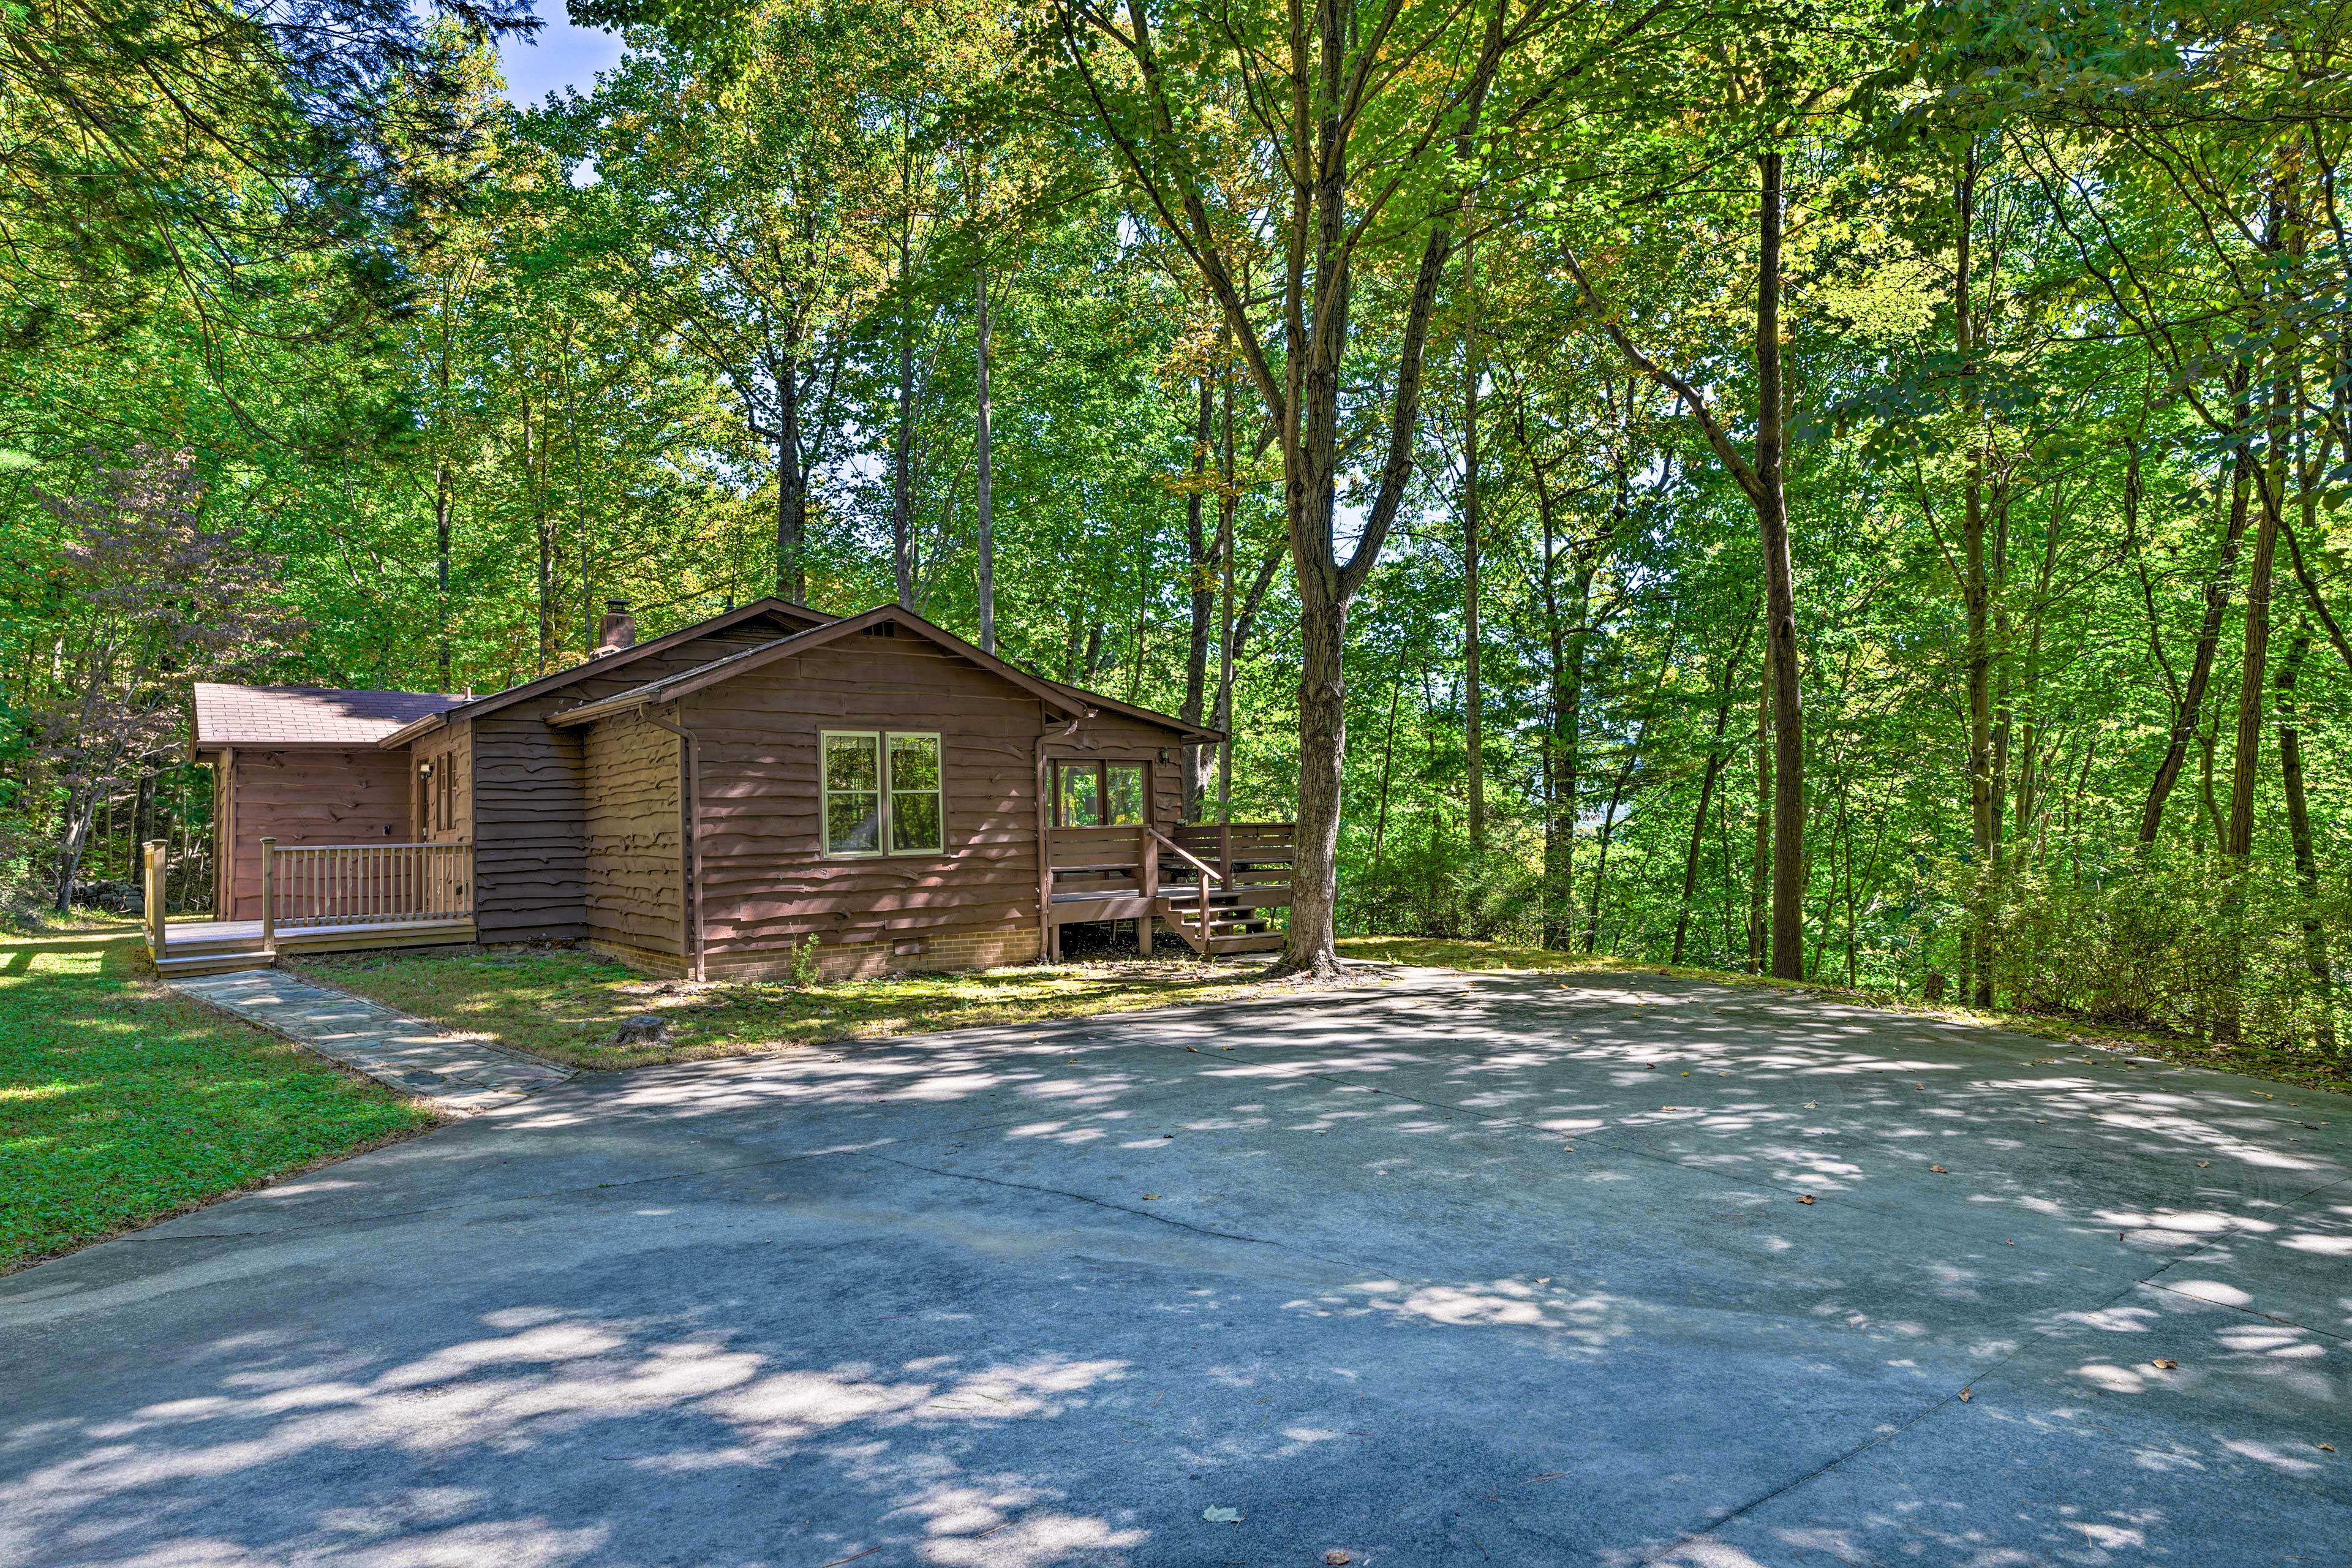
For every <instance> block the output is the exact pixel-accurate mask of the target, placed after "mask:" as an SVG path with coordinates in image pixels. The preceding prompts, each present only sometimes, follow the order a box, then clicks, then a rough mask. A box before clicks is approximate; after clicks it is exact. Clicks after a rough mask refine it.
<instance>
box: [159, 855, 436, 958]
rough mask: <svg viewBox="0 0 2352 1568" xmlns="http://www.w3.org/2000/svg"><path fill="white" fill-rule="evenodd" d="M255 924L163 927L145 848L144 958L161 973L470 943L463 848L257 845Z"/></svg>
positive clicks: (225, 922) (194, 923)
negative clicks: (285, 956) (286, 956)
mask: <svg viewBox="0 0 2352 1568" xmlns="http://www.w3.org/2000/svg"><path fill="white" fill-rule="evenodd" d="M261 868H262V869H261V916H260V918H259V919H257V920H241V921H239V920H206V921H166V920H165V919H164V915H163V873H164V869H165V862H164V847H163V845H162V844H161V843H151V844H149V845H147V846H146V847H145V853H144V864H143V868H142V869H143V875H144V879H145V891H146V906H147V915H146V922H145V928H146V929H145V935H146V940H147V954H148V956H149V957H150V958H151V959H152V960H153V961H154V964H155V972H156V973H158V974H163V975H166V976H170V975H184V974H213V973H221V972H223V971H226V970H233V969H261V968H267V967H268V965H270V964H272V963H276V962H277V960H278V955H279V954H281V953H289V952H352V951H353V950H356V949H362V948H375V947H425V946H436V945H441V944H446V943H451V942H472V941H473V940H474V934H475V931H474V849H473V846H472V845H470V844H311V845H300V846H290V847H284V848H281V847H278V841H277V840H276V839H274V838H264V839H262V840H261Z"/></svg>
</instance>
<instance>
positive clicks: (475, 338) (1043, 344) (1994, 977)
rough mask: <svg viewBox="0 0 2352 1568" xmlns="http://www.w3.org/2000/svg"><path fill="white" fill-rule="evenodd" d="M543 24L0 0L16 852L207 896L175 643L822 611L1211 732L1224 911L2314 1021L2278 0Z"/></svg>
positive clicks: (233, 662)
mask: <svg viewBox="0 0 2352 1568" xmlns="http://www.w3.org/2000/svg"><path fill="white" fill-rule="evenodd" d="M507 4H508V5H511V0H507ZM573 5H574V10H573V16H574V18H575V19H577V20H580V21H583V22H585V23H591V24H594V25H599V26H612V27H616V28H621V29H624V30H625V37H626V38H627V41H628V45H629V48H628V51H627V53H626V55H625V58H624V59H623V61H622V63H621V64H620V65H619V66H618V67H617V68H614V69H613V70H611V71H608V72H606V73H604V75H602V76H601V77H599V78H598V79H596V81H595V82H594V84H593V88H590V89H583V90H577V91H572V92H566V93H562V94H557V95H554V96H552V97H551V98H550V99H549V100H546V101H544V102H542V103H540V104H537V105H533V106H530V107H527V108H522V109H515V108H511V107H509V105H508V104H507V103H506V101H505V100H504V99H503V98H502V96H501V95H500V92H499V79H498V76H497V59H498V53H497V47H498V44H499V41H500V40H501V39H502V38H512V37H516V36H518V35H519V33H520V32H522V31H525V30H527V29H528V27H529V26H530V16H529V15H528V13H527V11H524V10H521V9H519V8H501V5H499V4H488V5H452V6H449V7H448V8H446V10H444V11H442V12H439V13H436V14H433V15H430V16H426V15H425V14H423V13H420V12H416V11H414V10H412V9H411V8H410V7H408V6H406V5H403V4H400V3H398V0H162V3H161V4H159V5H152V6H145V7H139V8H128V7H125V8H120V9H118V8H117V7H115V6H114V5H111V4H110V0H33V4H31V5H29V6H28V7H27V8H26V13H25V15H26V17H27V18H28V19H29V20H28V21H26V23H24V24H22V25H19V24H17V23H12V24H11V25H10V26H9V27H8V28H6V29H5V30H0V169H5V177H0V232H5V248H0V296H5V297H0V334H5V338H4V339H0V342H5V347H0V364H5V379H0V540H5V543H0V574H4V575H0V703H5V707H0V720H5V722H0V833H5V842H0V856H5V859H6V861H7V863H8V865H9V866H10V867H11V868H12V870H11V873H10V874H11V875H12V876H14V877H15V878H16V880H17V882H18V883H19V885H21V886H22V887H24V888H26V889H31V891H30V892H29V893H27V894H26V895H25V896H26V898H27V899H31V900H55V899H56V898H57V897H58V895H59V893H60V890H61V889H62V888H63V887H64V886H65V884H66V882H67V881H68V880H69V879H79V880H81V881H83V882H85V883H90V882H97V883H102V882H103V881H104V880H105V879H120V878H122V877H124V876H126V875H127V870H128V867H129V864H130V857H131V846H132V844H133V843H134V841H136V840H137V839H139V838H142V837H158V836H162V837H170V838H172V840H173V843H174V846H175V849H176V850H177V851H178V852H179V853H180V857H181V864H182V865H183V867H184V871H183V873H181V875H182V876H183V877H184V879H186V880H187V882H188V885H189V886H190V888H191V889H193V888H194V885H195V882H196V880H197V879H201V877H202V876H203V875H205V870H204V868H203V866H202V843H203V837H204V827H203V825H204V822H205V810H206V801H205V777H204V776H203V775H202V774H201V773H197V772H195V771H194V770H192V769H190V768H188V767H187V766H186V765H185V764H184V762H183V759H184V757H185V754H186V737H185V731H184V722H185V721H184V712H185V690H186V684H187V682H188V681H189V680H191V679H220V678H227V679H249V680H268V681H303V682H312V683H320V684H331V685H357V686H386V687H399V688H404V689H441V690H450V691H457V690H467V689H470V690H475V691H481V690H487V689H494V688H497V687H499V686H502V685H504V684H507V683H509V682H511V681H514V680H517V679H526V678H529V677H530V676H532V675H534V674H536V673H539V672H541V671H544V670H546V669H549V668H554V667H556V666H559V665H562V664H563V663H565V662H567V661H572V660H577V659H580V658H583V657H585V654H586V650H587V647H588V646H589V643H590V641H591V639H592V637H593V632H594V622H595V616H596V613H597V611H598V610H599V609H600V608H601V605H602V602H603V601H604V599H605V598H606V597H608V596H610V597H619V598H625V599H628V600H630V601H632V602H633V604H634V605H635V609H636V614H637V616H638V619H639V622H640V624H641V625H642V626H646V628H647V629H648V630H649V631H655V632H658V631H660V630H664V629H667V627H669V626H675V625H678V624H682V623H684V622H686V621H688V620H690V619H694V618H697V617H699V616H704V615H707V614H709V613H712V612H714V611H716V610H719V609H720V608H722V607H724V606H726V605H730V604H734V603H740V602H741V601H742V600H744V599H746V598H749V597H753V596H757V595H762V594H769V593H781V594H782V595H786V596H788V597H792V598H795V599H802V600H804V601H805V602H807V603H809V604H811V605H815V606H816V607H818V608H821V609H825V610H831V611H841V612H845V611H851V610H856V609H858V608H862V607H865V606H866V605H873V604H876V603H880V602H884V601H887V600H890V599H893V598H896V599H898V601H900V602H902V603H904V604H906V605H909V606H911V607H912V608H913V609H915V610H916V611H917V612H918V613H919V614H921V615H923V616H928V617H929V618H930V619H932V620H934V621H936V622H938V623H939V624H940V625H941V626H946V627H947V628H949V629H950V630H951V631H954V632H956V633H958V634H960V635H961V636H963V637H969V638H971V639H972V640H974V641H976V642H979V643H982V644H983V645H984V646H989V647H994V648H996V649H998V650H1000V651H1001V652H1003V654H1004V655H1005V656H1006V657H1008V658H1012V659H1013V660H1015V661H1017V662H1020V663H1023V664H1025V665H1028V666H1030V667H1032V668H1036V669H1038V670H1040V671H1042V672H1044V673H1045V674H1048V675H1051V676H1053V677H1055V678H1056V679H1066V680H1070V681H1074V682H1076V683H1078V684H1081V685H1085V686H1088V687H1091V688H1094V689H1099V690H1102V691H1105V692H1107V693H1109V694H1111V695H1113V696H1117V697H1120V698H1124V699H1129V700H1137V701H1140V702H1144V703H1147V704H1150V705H1152V706H1154V707H1158V708H1161V709H1164V710H1170V711H1172V712H1178V713H1181V714H1183V715H1185V716H1186V717H1188V718H1198V719H1201V720H1203V721H1206V722H1208V723H1210V724H1212V725H1216V726H1220V727H1229V728H1230V729H1231V731H1232V732H1233V735H1234V740H1233V742H1232V744H1231V747H1230V750H1229V752H1218V751H1216V750H1215V749H1208V750H1204V752H1203V754H1202V756H1201V757H1200V758H1199V760H1198V763H1197V765H1196V773H1195V780H1194V794H1195V795H1196V797H1197V799H1198V802H1199V804H1198V806H1197V809H1196V815H1198V816H1201V817H1203V818H1206V819H1211V820H1213V819H1216V818H1217V817H1219V816H1221V815H1224V814H1227V813H1230V814H1231V815H1232V816H1235V817H1239V818H1265V817H1293V816H1295V817H1296V818H1297V820H1298V821H1299V822H1300V824H1301V840H1302V876H1301V883H1302V888H1301V902H1300V905H1299V907H1298V909H1297V911H1296V913H1295V916H1294V936H1293V943H1292V952H1291V954H1290V957H1291V959H1292V961H1293V962H1294V963H1302V964H1307V965H1314V964H1317V963H1324V962H1328V954H1329V945H1328V934H1325V933H1328V931H1331V930H1336V931H1339V932H1342V933H1345V932H1349V931H1377V932H1391V933H1418V934H1426V935H1439V936H1465V937H1475V938H1494V939H1502V940H1508V941H1513V942H1524V943H1529V944H1537V943H1539V944H1541V945H1544V946H1547V947H1552V948H1560V949H1572V950H1578V951H1583V952H1599V953H1614V954H1619V955H1623V956H1627V957H1633V958H1641V959H1647V960H1654V961H1660V962H1666V961H1672V962H1676V963H1689V964H1698V965H1709V966H1717V967H1721V968H1725V969H1732V970H1740V969H1745V970H1754V971H1760V972H1766V973H1778V974H1780V975H1783V976H1794V977H1814V976H1818V977H1820V978H1822V979H1823V980H1830V981H1835V982H1838V983H1841V984H1859V985H1863V986H1867V987H1875V988H1880V989H1883V990H1886V991H1890V992H1895V993H1898V994H1904V995H1908V996H1913V997H1916V996H1919V995H1921V994H1923V993H1927V994H1939V993H1940V992H1941V991H1942V989H1943V988H1944V987H1946V986H1948V987H1949V988H1950V991H1951V993H1952V994H1953V995H1954V996H1955V997H1956V998H1958V999H1967V1000H1972V1001H1975V1002H1977V1003H1979V1004H1984V1005H2000V1006H2005V1007H2015V1008H2020V1009H2029V1010H2040V1011H2046V1012H2051V1013H2055V1014H2063V1015H2071V1016H2086V1017H2094V1018H2101V1019H2108V1020H2114V1021H2119V1022H2126V1023H2132V1024H2137V1025H2140V1026H2152V1027H2158V1028H2164V1029H2174V1030H2179V1031H2183V1032H2187V1033H2191V1034H2194V1035H2197V1036H2199V1037H2203V1038H2209V1039H2213V1040H2217V1041H2223V1042H2227V1041H2231V1040H2239V1039H2243V1040H2248V1041H2257V1040H2259V1041H2263V1042H2268V1043H2271V1044H2274V1045H2289V1046H2293V1047H2298V1048H2303V1049H2308V1050H2313V1051H2317V1052H2322V1053H2331V1054H2332V1053H2334V1052H2335V1051H2336V1049H2337V1048H2338V1047H2337V1027H2336V1024H2335V1022H2334V1013H2335V1011H2336V1007H2337V1005H2338V1004H2339V1003H2340V1002H2341V1001H2342V1000H2343V989H2342V988H2341V987H2339V986H2338V985H2337V984H2336V980H2335V976H2336V974H2337V973H2344V972H2345V971H2344V970H2343V968H2342V966H2343V965H2345V964H2346V963H2347V949H2352V629H2348V628H2347V620H2352V554H2347V549H2352V528H2347V537H2346V538H2345V539H2344V540H2341V541H2339V540H2338V539H2337V538H2336V534H2335V530H2336V528H2337V527H2339V526H2347V525H2346V523H2345V521H2344V514H2343V513H2342V512H2341V511H2340V510H2339V506H2340V503H2341V501H2342V500H2343V499H2344V497H2345V495H2346V494H2347V490H2352V462H2347V453H2352V243H2347V235H2346V230H2345V224H2346V221H2347V215H2346V213H2345V211H2344V210H2343V207H2342V206H2341V205H2339V195H2340V193H2339V185H2340V175H2339V169H2340V167H2341V165H2342V163H2343V161H2344V159H2345V157H2346V155H2347V148H2352V85H2347V67H2352V56H2347V31H2346V22H2347V14H2346V12H2345V10H2344V9H2343V7H2341V6H2340V5H2335V4H2332V3H2328V0H2322V3H2319V4H2314V3H2312V0H2294V3H2286V0H2218V3H2209V4H2192V3H2190V0H2147V3H2146V4H2140V5H2124V4H2120V3H2118V0H2105V3H2103V4H2096V5H2070V6H2057V5H2046V4H2043V3H2042V0H2000V3H1993V0H1927V3H1911V0H1889V3H1887V4H1884V5H1836V4H1830V3H1826V0H1789V3H1783V4H1776V5H1766V6H1762V7H1732V6H1725V5H1715V4H1709V3H1706V0H1649V3H1647V4H1642V5H1634V4H1631V3H1623V0H1621V3H1619V4H1615V5H1598V4H1594V3H1592V0H1460V3H1457V0H1318V5H1316V6H1314V7H1312V8H1306V7H1303V6H1276V5H1244V6H1241V7H1239V8H1236V7H1234V6H1233V5H1194V4H1192V3H1191V0H1165V3H1160V4H1153V3H1150V0H1129V4H1127V5H1114V4H1112V3H1111V0H1022V3H1020V4H1015V5H1006V6H989V5H978V4H974V3H973V0H916V3H912V4H903V5H887V4H873V3H871V0H844V3H837V4H832V5H820V4H816V3H814V0H771V3H767V4H752V3H751V0H740V3H735V4H719V5H703V4H693V5H688V4H685V3H684V0H593V3H589V0H573ZM1327 887H1328V889H1332V891H1333V894H1334V895H1335V898H1336V903H1335V904H1332V903H1327V902H1321V901H1318V889H1320V888H1327ZM177 888H178V884H176V883H175V893H174V896H175V897H176V896H177Z"/></svg>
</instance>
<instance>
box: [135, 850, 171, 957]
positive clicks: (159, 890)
mask: <svg viewBox="0 0 2352 1568" xmlns="http://www.w3.org/2000/svg"><path fill="white" fill-rule="evenodd" d="M144 848H145V851H146V859H145V862H144V864H143V865H142V868H141V869H142V872H143V873H144V874H145V882H144V888H143V891H144V896H145V905H146V912H147V956H148V957H150V958H161V957H163V943H164V942H165V941H167V940H168V933H167V932H166V931H164V929H163V869H164V860H163V840H162V839H160V838H151V839H149V840H148V841H147V843H146V845H145V846H144Z"/></svg>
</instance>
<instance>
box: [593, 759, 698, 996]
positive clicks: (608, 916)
mask: <svg viewBox="0 0 2352 1568" xmlns="http://www.w3.org/2000/svg"><path fill="white" fill-rule="evenodd" d="M678 748H679V742H678V739H677V736H675V735H673V734H671V733H669V732H668V731H666V730H663V729H661V728H659V727H658V726H656V725H653V724H648V723H647V722H646V721H644V720H643V719H640V718H637V717H635V716H634V715H632V716H630V717H627V718H622V719H609V720H606V721H604V722H602V723H597V724H592V725H590V726H589V733H588V741H587V752H586V757H587V765H588V780H589V788H588V805H587V824H588V858H587V898H586V906H585V907H586V910H587V923H588V940H589V942H590V944H591V945H592V946H594V947H596V948H598V949H599V950H610V951H613V952H614V953H615V955H616V956H619V957H622V958H628V957H630V956H631V955H632V954H633V953H637V952H649V953H661V954H665V955H677V956H679V957H683V956H684V954H685V952H686V940H685V939H686V926H685V922H684V920H683V919H682V917H681V912H680V911H681V909H682V904H681V900H682V898H683V896H684V891H685V886H686V884H685V878H684V875H683V871H682V868H681V865H680V861H679V855H680V852H681V850H682V849H683V848H684V846H685V842H686V840H685V835H684V833H683V831H682V825H681V821H680V817H679V810H678V807H679V798H680V797H679V790H678V774H679V757H678Z"/></svg>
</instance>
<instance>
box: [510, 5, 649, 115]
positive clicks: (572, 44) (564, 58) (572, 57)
mask: <svg viewBox="0 0 2352 1568" xmlns="http://www.w3.org/2000/svg"><path fill="white" fill-rule="evenodd" d="M535 8H536V9H537V10H538V12H539V17H540V20H541V23H543V24H544V26H541V28H540V29H539V34H538V36H537V37H535V38H533V39H531V40H530V41H528V42H526V41H523V40H521V39H510V40H509V41H508V42H507V43H505V44H502V45H500V46H499V69H500V70H502V71H503V72H504V73H505V75H506V79H507V101H508V102H509V103H515V104H532V103H537V102H539V101H540V100H541V99H544V98H545V97H546V96H547V95H548V94H549V93H551V92H553V91H555V90H556V89H559V88H566V87H576V88H580V89H583V90H585V89H587V87H588V86H589V84H590V83H592V82H593V81H594V80H595V79H596V73H597V72H598V71H600V70H609V69H611V68H613V67H614V66H615V65H617V64H619V63H620V58H621V39H620V35H618V34H617V33H604V32H599V31H597V30H596V29H595V28H593V27H575V26H572V23H571V20H570V19H569V18H568V17H567V16H565V15H564V13H563V0H535Z"/></svg>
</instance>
